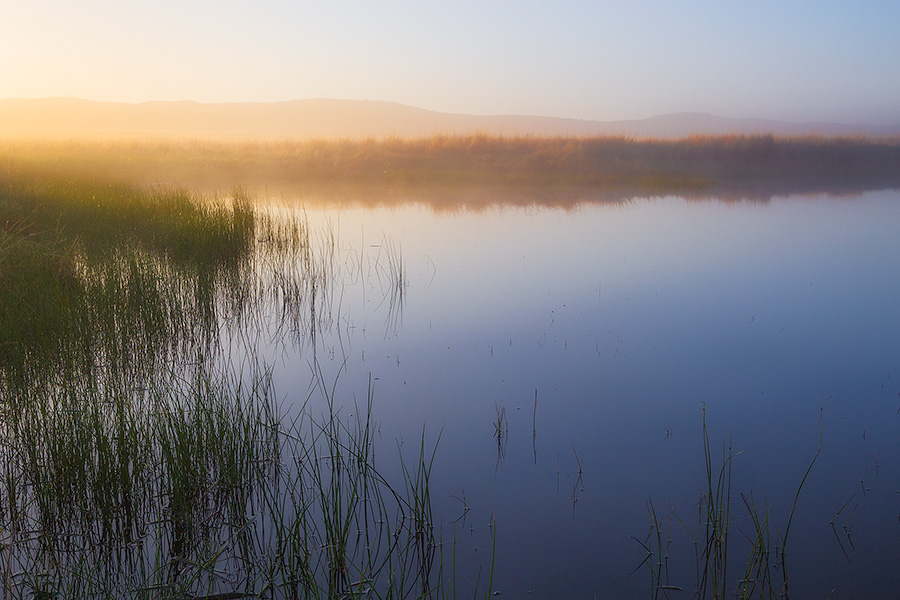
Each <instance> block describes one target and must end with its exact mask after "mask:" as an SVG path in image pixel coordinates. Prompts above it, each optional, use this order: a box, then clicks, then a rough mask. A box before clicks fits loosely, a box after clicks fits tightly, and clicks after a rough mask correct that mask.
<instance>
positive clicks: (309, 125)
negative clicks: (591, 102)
mask: <svg viewBox="0 0 900 600" xmlns="http://www.w3.org/2000/svg"><path fill="white" fill-rule="evenodd" d="M475 132H481V133H486V134H500V135H550V136H558V135H563V136H596V135H622V136H628V137H641V138H643V137H658V138H679V137H686V136H689V135H691V134H707V135H718V134H724V133H737V134H759V133H771V134H775V135H804V134H820V135H826V136H836V135H876V136H881V135H900V124H897V125H892V126H878V125H866V124H852V125H851V124H841V123H794V122H786V121H773V120H766V119H730V118H725V117H718V116H715V115H709V114H703V113H675V114H669V115H661V116H656V117H650V118H647V119H636V120H626V121H588V120H579V119H561V118H555V117H530V116H514V115H498V116H476V115H461V114H449V113H440V112H434V111H429V110H423V109H420V108H414V107H410V106H405V105H402V104H396V103H392V102H378V101H369V100H328V99H312V100H292V101H288V102H274V103H221V104H202V103H198V102H143V103H138V104H128V103H116V102H95V101H90V100H78V99H72V98H43V99H31V100H26V99H7V100H0V136H2V137H36V136H41V137H46V136H49V137H63V138H73V137H133V136H138V135H151V136H157V137H249V138H293V139H296V138H364V137H375V138H384V137H389V136H398V137H423V136H429V135H433V134H450V135H454V134H466V133H475Z"/></svg>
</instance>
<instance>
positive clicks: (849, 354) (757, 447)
mask: <svg viewBox="0 0 900 600" xmlns="http://www.w3.org/2000/svg"><path fill="white" fill-rule="evenodd" d="M898 200H900V197H898V195H897V194H896V193H872V194H868V195H865V196H863V197H859V198H852V199H830V198H812V199H782V200H774V201H772V202H770V203H766V204H759V203H737V204H734V203H719V202H715V201H708V202H696V203H687V202H685V201H683V200H680V199H674V198H665V199H654V200H638V201H635V202H633V203H631V204H629V205H624V206H621V205H617V206H598V207H582V208H580V209H579V210H577V211H574V212H571V213H567V212H563V211H555V210H529V209H510V208H504V209H496V210H493V211H487V212H484V213H479V214H468V213H462V214H441V215H436V214H433V213H431V212H430V211H428V210H426V209H422V208H416V207H410V208H408V209H390V210H387V209H386V210H382V211H379V210H370V211H354V210H350V211H343V212H341V213H316V212H310V213H309V216H310V219H311V220H313V221H317V220H320V219H327V220H328V221H329V222H330V223H331V225H332V227H333V228H334V230H335V232H336V234H337V238H338V243H339V245H340V246H341V247H343V248H345V249H346V248H351V247H352V248H356V250H355V252H356V253H358V252H359V250H358V248H360V247H364V248H365V252H366V253H368V256H369V259H367V260H370V261H372V260H375V258H376V255H377V253H378V251H379V249H378V248H377V247H376V246H378V245H379V244H382V243H383V241H384V240H392V241H394V242H397V243H399V244H400V246H401V248H402V255H403V260H404V266H405V270H406V275H407V278H408V279H407V281H408V288H407V291H406V298H405V304H404V308H403V312H402V325H401V326H400V327H399V328H397V329H396V330H395V329H393V328H391V327H390V326H389V323H387V322H386V317H385V315H384V312H385V306H384V305H383V304H381V298H382V297H383V294H380V293H379V286H378V284H377V283H373V282H371V281H370V282H368V283H366V284H363V285H362V286H360V285H356V286H352V285H351V286H348V287H347V288H346V289H345V293H344V302H345V304H344V309H345V310H346V311H347V315H348V316H347V318H346V319H345V320H344V323H345V324H349V326H347V327H346V343H345V346H344V353H345V354H346V355H347V357H348V361H347V364H346V370H345V373H344V374H343V375H342V376H341V378H340V383H341V384H342V387H341V388H340V389H341V390H342V391H344V392H345V393H347V394H351V393H355V394H356V395H357V397H358V398H360V399H362V398H364V394H365V385H366V381H367V377H368V374H369V373H372V375H373V376H374V377H376V378H377V381H376V383H375V385H376V393H375V402H376V404H375V406H376V408H375V411H376V417H377V418H378V420H379V421H380V422H381V423H382V430H381V432H382V437H383V443H382V448H383V449H384V452H386V453H387V454H388V455H389V456H393V455H394V454H395V453H396V450H394V446H395V444H394V441H395V440H396V439H402V440H403V448H404V449H405V450H404V452H405V451H407V450H409V448H412V447H416V445H417V443H418V439H419V436H420V435H421V431H422V426H423V424H425V425H426V427H427V431H428V434H429V436H430V438H432V439H433V438H434V437H436V435H437V432H438V431H439V430H441V429H442V430H443V434H442V438H441V442H440V446H439V449H438V460H437V462H436V466H435V476H434V480H433V481H434V486H435V489H433V497H434V498H435V502H436V508H438V509H439V510H441V511H444V512H446V513H448V514H449V513H454V514H453V515H450V517H453V516H456V514H455V513H456V512H458V509H459V507H460V506H461V503H460V502H459V501H458V500H456V499H453V498H451V496H452V495H461V494H462V493H463V491H464V492H465V494H466V500H467V502H468V503H469V505H470V506H472V509H473V510H472V511H471V513H470V514H469V515H467V519H468V522H467V524H466V530H465V537H463V538H461V541H460V557H459V560H460V564H461V565H471V564H473V562H474V563H478V564H483V563H484V560H485V558H486V557H489V554H486V552H487V550H488V548H489V545H490V538H489V532H488V530H487V527H486V525H487V522H488V518H489V516H490V514H492V513H493V514H494V515H495V516H496V518H497V522H498V532H499V539H498V572H497V579H496V581H498V582H499V583H498V586H497V587H498V589H500V590H501V591H504V592H508V594H506V595H514V594H518V593H523V594H524V593H525V592H527V591H528V590H533V591H534V592H535V594H540V595H542V596H551V595H554V593H557V594H558V592H560V591H563V590H565V591H568V592H571V593H572V594H573V597H576V596H577V597H591V595H593V594H595V593H596V594H598V595H600V596H604V597H606V596H610V597H611V596H615V597H626V596H632V597H633V596H643V595H644V594H645V593H646V591H647V590H646V589H645V588H644V587H642V586H644V585H645V583H646V577H645V573H643V572H641V573H639V574H636V575H635V576H634V577H632V578H631V579H626V578H625V576H626V575H627V574H628V573H629V572H630V571H631V569H633V568H634V567H635V566H636V565H637V564H638V563H639V562H640V553H639V546H638V545H637V544H636V543H635V542H634V541H633V540H631V539H629V536H630V535H634V536H636V537H642V536H644V535H646V532H647V527H648V517H647V514H646V508H645V506H646V501H647V498H648V497H652V499H653V500H654V504H655V506H656V508H657V511H658V512H659V513H661V514H663V515H664V516H665V517H666V519H668V517H669V514H670V513H669V512H668V511H669V509H668V508H667V503H670V504H671V506H672V507H673V508H676V509H677V510H679V511H681V513H682V514H685V515H687V514H688V513H690V514H693V518H694V519H696V513H695V511H696V508H695V503H696V501H697V500H698V498H699V491H698V490H699V488H700V487H701V486H702V485H703V484H704V482H705V474H704V471H703V469H704V467H703V458H702V438H701V429H700V406H701V404H702V403H705V404H706V406H707V409H708V420H709V423H710V431H711V441H712V446H713V448H714V458H715V459H718V457H719V454H720V448H721V440H722V438H723V436H726V435H728V434H729V433H730V434H731V435H733V439H734V448H735V451H741V452H742V454H741V455H739V457H738V458H736V459H735V462H734V473H735V499H734V505H733V506H734V509H735V513H736V514H737V515H738V517H739V518H738V519H737V520H736V526H737V527H744V531H745V533H746V532H747V531H748V530H746V527H747V526H749V524H748V523H747V521H746V518H745V516H746V512H745V510H744V508H743V506H742V504H741V502H740V499H739V496H738V495H737V493H738V492H745V493H749V492H750V491H751V490H752V491H753V493H754V499H755V501H756V502H757V504H760V505H761V504H762V502H763V501H768V502H774V504H773V506H772V511H773V514H772V519H773V531H774V529H775V527H776V526H780V527H783V525H784V522H785V520H786V518H787V511H788V510H789V507H790V503H791V502H792V501H793V493H794V492H795V491H796V486H797V485H798V484H799V481H800V479H801V477H802V475H803V472H804V470H805V469H806V466H807V465H808V463H809V460H811V458H812V456H813V454H814V452H815V449H816V445H817V442H818V434H819V420H820V416H822V422H823V427H824V430H823V431H824V438H823V451H822V455H821V457H820V459H819V462H818V463H817V464H816V467H815V469H814V471H813V474H812V476H811V478H810V480H809V481H808V482H807V488H805V489H804V490H803V495H802V496H801V503H800V505H799V508H798V515H797V517H795V525H794V526H793V527H792V532H791V538H792V539H791V540H790V541H791V546H792V548H791V549H792V551H793V554H792V555H791V554H789V556H792V558H793V560H792V561H791V567H792V568H793V569H794V571H793V572H792V577H794V578H795V579H794V580H793V583H792V585H793V586H794V588H793V589H804V590H806V591H811V592H812V593H810V594H809V595H810V596H811V597H812V596H816V597H817V596H818V595H824V594H827V592H828V591H829V590H831V588H833V587H836V588H837V590H838V592H839V593H842V594H843V596H849V595H851V590H855V591H856V592H857V593H861V592H862V590H863V589H870V591H871V592H872V593H874V594H876V595H878V594H879V593H884V592H885V591H886V590H889V589H891V588H896V587H897V586H898V585H900V577H898V576H897V575H896V574H895V570H894V568H893V566H892V565H888V564H887V562H889V561H888V558H889V557H891V556H896V555H897V554H896V550H897V549H898V548H897V544H898V541H897V539H896V538H897V536H896V535H894V536H892V537H891V538H890V539H889V540H886V539H882V538H883V537H884V533H883V532H884V531H885V529H886V528H887V527H888V526H891V527H897V521H896V518H897V517H896V515H897V512H898V510H900V496H898V495H897V494H894V491H893V490H895V489H897V488H898V487H900V481H898V478H900V464H898V463H897V461H896V450H897V448H898V445H900V437H898V433H900V431H898V426H900V415H898V413H897V408H898V406H900V398H898V392H900V368H898V367H900V346H898V344H897V335H898V333H900V308H898V307H900V273H898V271H897V269H896V264H897V260H898V258H900V238H898V236H897V235H896V224H897V223H900V202H898ZM351 255H352V254H351V253H350V252H349V251H346V252H345V253H344V254H343V255H342V256H345V257H346V256H351ZM369 271H370V272H374V269H370V270H369ZM361 287H362V288H365V289H361ZM363 292H365V293H363ZM379 305H380V307H379ZM376 307H379V308H377V309H376ZM329 345H331V346H333V345H334V342H333V341H330V340H324V341H323V342H322V344H321V347H325V348H327V347H329ZM319 356H320V358H321V357H323V356H325V357H328V356H330V355H329V354H328V353H327V352H321V351H320V353H319ZM340 356H341V353H340V352H336V353H335V357H336V358H335V360H333V361H330V363H331V364H330V366H329V365H326V367H325V369H326V371H328V372H329V373H333V372H336V366H335V365H336V364H337V363H338V362H340V360H339V358H340ZM325 362H329V361H327V360H326V361H325ZM286 365H287V366H285V367H283V372H282V373H279V374H277V375H278V376H279V377H287V376H288V375H286V374H287V373H288V372H293V373H295V375H291V376H290V377H295V378H296V379H295V380H294V379H290V380H289V381H295V382H296V385H297V386H299V387H301V388H302V389H304V390H305V388H303V385H305V384H303V385H301V382H303V381H305V380H304V377H305V378H307V379H308V373H309V368H308V367H307V366H306V363H305V362H303V363H302V365H299V366H298V365H296V364H292V363H291V362H288V363H286ZM535 390H537V391H538V405H537V417H536V419H535V421H534V426H535V427H536V430H537V435H536V437H534V438H533V437H532V431H531V429H532V425H533V408H534V395H535ZM501 405H502V407H504V408H505V409H506V415H507V419H508V423H509V430H510V431H509V435H508V436H507V440H508V441H507V446H506V448H505V458H504V459H503V460H502V461H499V462H498V461H497V444H496V441H495V440H494V438H493V437H492V434H493V423H494V421H495V420H496V418H497V407H498V406H501ZM864 436H865V437H864ZM407 442H410V444H409V446H407ZM576 455H577V456H578V457H579V460H581V457H583V466H584V473H583V487H584V490H583V491H581V486H578V487H577V488H576V486H575V484H576V481H577V461H576V458H575V457H576ZM386 462H387V461H386ZM876 473H877V475H876ZM861 478H863V479H864V485H861V484H860V479H861ZM867 487H871V488H872V489H871V490H864V489H863V488H867ZM573 490H575V491H576V494H575V496H576V497H577V499H578V502H577V503H576V505H575V507H574V516H573V503H572V497H573ZM864 491H865V492H866V493H865V495H864V494H863V492H864ZM854 495H855V496H856V498H855V499H854V500H853V501H852V502H851V506H854V505H856V504H857V503H858V504H859V506H858V508H857V510H856V512H855V514H854V516H853V517H852V524H854V525H855V528H854V529H853V532H854V539H853V542H854V545H855V548H854V549H853V553H854V554H853V555H852V556H851V558H852V559H853V562H852V563H850V564H848V563H847V560H846V558H844V556H843V554H842V553H841V550H840V547H839V546H838V542H837V538H836V536H835V535H834V533H833V532H832V530H831V528H830V526H829V525H828V522H829V521H830V520H831V518H832V517H833V516H834V513H835V512H836V511H837V510H838V509H839V508H840V507H841V506H842V505H843V504H844V503H845V502H846V501H847V500H848V499H849V498H852V497H854ZM691 511H694V512H691ZM892 511H893V512H892ZM848 513H849V509H847V512H845V513H844V514H845V517H846V515H847V514H848ZM450 517H448V518H450ZM891 519H893V521H891ZM667 522H668V521H667ZM444 525H445V527H447V528H449V527H450V525H449V524H448V523H447V520H446V519H445V521H444ZM458 527H461V525H458ZM469 527H472V531H471V532H470V531H469V529H468V528H469ZM458 533H459V532H458ZM895 533H896V532H895ZM445 535H449V534H448V533H446V531H445ZM676 540H677V541H678V543H679V544H680V546H678V547H673V549H672V551H673V553H674V554H676V555H679V556H680V558H679V559H675V558H673V561H675V560H680V562H681V563H684V562H685V561H686V559H687V558H689V557H691V556H693V554H692V553H693V549H692V548H691V547H690V545H689V544H688V541H687V538H686V537H685V536H684V535H682V534H679V535H677V536H676ZM733 543H734V544H735V548H743V547H745V546H744V545H743V539H742V536H741V535H740V534H739V533H737V534H735V535H734V536H733ZM773 543H774V542H773ZM885 544H890V545H889V546H885ZM476 546H477V547H478V551H477V552H475V551H474V548H475V547H476ZM886 548H887V549H886ZM739 554H740V551H735V555H739ZM479 561H481V562H480V563H479ZM679 564H680V563H679ZM682 566H685V565H684V564H682ZM687 566H691V565H687ZM738 570H739V569H738V568H735V569H734V572H737V571H738ZM673 583H674V584H676V585H682V586H683V587H685V588H686V589H691V586H692V585H693V583H694V582H693V581H692V580H689V579H688V580H684V578H682V579H681V580H679V581H676V582H673ZM879 585H881V586H883V587H881V588H878V587H877V586H879ZM854 586H857V587H854ZM859 586H862V587H859ZM866 586H870V587H869V588H866ZM841 590H843V592H841ZM818 592H822V594H819V593H818ZM803 595H804V596H806V595H807V594H806V593H804V594H803ZM834 597H842V596H840V595H836V596H834Z"/></svg>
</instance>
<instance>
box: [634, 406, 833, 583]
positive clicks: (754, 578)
mask: <svg viewBox="0 0 900 600" xmlns="http://www.w3.org/2000/svg"><path fill="white" fill-rule="evenodd" d="M702 423H703V428H702V437H703V456H704V466H705V475H706V479H705V484H704V488H703V490H702V491H701V496H700V500H699V502H698V504H697V510H698V513H697V521H696V523H695V524H694V526H693V527H692V526H691V525H689V524H688V523H686V522H685V521H684V520H683V519H682V518H681V517H680V516H679V514H678V513H677V511H675V510H674V509H673V510H672V518H673V519H674V520H676V521H677V522H678V523H679V524H680V525H681V527H682V528H683V529H684V531H685V532H687V534H688V536H689V537H690V539H691V542H692V545H693V547H694V561H695V564H696V575H695V578H696V581H695V587H694V597H696V598H712V599H721V598H725V597H728V596H731V595H732V594H734V595H735V597H737V598H746V599H749V598H761V599H762V598H789V597H790V596H789V593H788V592H789V586H788V582H789V578H788V570H787V564H786V554H787V541H788V534H789V533H790V528H791V523H792V521H793V518H794V513H795V511H796V508H797V502H798V500H799V497H800V492H801V491H802V490H803V486H804V484H805V483H806V480H807V478H808V477H809V474H810V472H811V471H812V468H813V465H814V464H815V462H816V460H817V459H818V456H819V453H820V452H821V449H822V439H821V431H820V437H819V446H818V448H817V450H816V452H815V455H814V456H813V458H812V460H811V461H810V464H809V466H808V467H807V469H806V471H805V473H804V475H803V478H802V479H801V480H800V483H799V484H798V486H797V490H796V492H795V493H794V498H793V503H792V504H791V509H790V512H789V514H788V517H787V521H786V523H785V525H784V529H783V531H782V530H781V529H780V528H777V527H776V528H773V527H772V525H771V522H770V521H771V506H772V505H771V504H768V503H763V504H762V505H761V506H759V505H757V504H756V503H755V501H754V499H753V494H752V493H751V494H749V495H745V494H743V493H741V494H740V497H741V501H742V503H743V505H744V507H745V509H746V515H747V518H748V519H749V522H750V524H751V527H752V529H751V530H750V531H749V532H740V533H742V535H743V537H744V538H746V540H747V541H748V542H749V548H742V549H738V552H739V553H741V555H742V556H746V562H744V563H743V572H742V574H741V576H740V578H739V579H737V580H734V578H733V577H731V578H729V577H730V576H729V566H731V565H733V564H734V556H733V554H734V550H733V549H731V548H732V546H733V544H732V543H731V541H730V537H731V536H732V535H733V531H732V529H733V527H734V521H735V519H736V517H737V513H736V511H735V509H734V508H733V507H732V498H733V496H732V468H733V463H734V459H735V457H736V456H737V453H735V452H734V451H733V449H732V442H731V439H730V438H729V439H728V440H727V442H726V443H724V444H723V448H722V460H721V463H720V464H718V465H716V461H714V460H713V457H712V449H711V446H710V442H709V431H708V429H707V425H706V407H705V406H704V407H703V408H702ZM648 512H649V515H650V533H649V534H648V536H647V538H646V541H641V540H637V542H638V544H640V546H641V548H642V551H643V555H644V560H643V561H642V562H641V563H640V565H638V567H637V568H636V569H635V570H634V572H637V571H638V570H640V569H641V568H642V567H644V565H647V568H648V569H649V571H650V590H651V597H652V598H654V599H656V598H659V597H660V596H662V597H665V598H669V597H672V595H673V593H674V592H681V591H682V590H683V587H682V586H678V585H673V584H672V581H673V578H672V577H671V576H670V571H669V558H670V556H671V547H672V543H673V542H672V531H671V525H669V526H667V527H666V528H665V530H664V529H663V523H662V521H661V519H660V517H659V515H657V513H656V510H655V508H654V506H653V502H652V500H650V501H648ZM635 539H636V538H635ZM773 542H774V547H773ZM730 551H731V552H732V556H731V557H729V552H730Z"/></svg>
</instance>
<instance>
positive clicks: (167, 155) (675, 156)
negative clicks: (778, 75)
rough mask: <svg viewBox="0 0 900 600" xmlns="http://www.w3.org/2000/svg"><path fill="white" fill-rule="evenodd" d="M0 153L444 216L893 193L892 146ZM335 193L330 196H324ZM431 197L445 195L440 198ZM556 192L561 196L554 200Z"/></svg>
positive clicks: (371, 145)
mask: <svg viewBox="0 0 900 600" xmlns="http://www.w3.org/2000/svg"><path fill="white" fill-rule="evenodd" d="M7 154H8V158H7V162H8V164H9V170H10V172H11V173H12V174H13V176H38V177H41V178H43V179H47V178H53V179H57V180H59V179H61V180H63V181H72V180H87V181H93V182H101V183H102V182H108V181H128V182H131V183H137V184H142V185H146V184H154V183H159V182H160V181H162V182H164V184H163V185H162V186H161V187H163V188H165V187H167V186H169V185H171V184H173V183H174V184H183V185H190V186H192V187H197V188H210V187H212V188H218V187H219V186H221V185H223V183H224V184H225V185H245V186H256V187H262V186H264V185H269V186H274V185H276V184H277V185H278V186H279V187H281V188H282V189H291V190H295V191H296V192H297V193H298V194H302V195H305V196H308V195H310V193H311V192H312V193H314V195H315V194H319V193H322V194H325V195H330V196H332V197H337V196H347V195H348V194H349V195H353V196H356V197H360V198H373V199H374V198H381V200H380V201H384V199H385V198H391V197H394V198H398V197H399V198H413V199H415V200H416V201H421V202H429V203H431V204H432V205H433V206H435V207H436V208H437V207H439V208H442V209H446V208H452V207H453V206H454V204H455V205H458V204H459V203H460V202H463V201H465V202H466V203H467V204H469V205H471V206H477V205H481V204H484V203H488V204H490V203H496V202H498V201H500V199H504V198H505V199H506V201H508V202H522V196H527V197H528V198H529V201H530V202H538V203H552V204H561V205H566V204H571V203H572V202H573V201H579V200H581V201H583V200H585V199H586V198H591V197H592V198H597V197H600V198H608V199H622V198H628V197H632V196H646V195H669V194H677V195H686V196H690V197H697V196H703V195H705V196H710V195H712V196H715V197H718V198H730V197H735V198H743V197H763V198H764V197H769V196H771V195H774V194H787V193H814V192H824V191H839V192H840V191H844V190H846V191H849V192H853V191H864V190H869V189H882V188H890V187H897V186H898V185H900V175H898V173H900V140H898V139H897V138H865V137H836V138H829V137H816V136H804V137H780V136H771V135H721V136H691V137H687V138H682V139H641V138H627V137H541V136H519V137H516V136H512V137H504V136H491V135H483V134H471V135H458V136H448V135H436V136H431V137H423V138H412V139H410V138H384V139H364V140H349V139H344V140H331V139H318V140H284V141H253V140H242V141H211V140H187V141H185V140H181V141H177V140H158V139H157V140H154V139H143V140H142V139H133V140H122V141H109V140H107V141H90V140H81V141H78V140H74V141H68V142H65V141H51V140H31V141H28V140H14V141H10V142H9V143H8V149H7ZM335 190H337V191H338V192H340V193H338V194H334V193H331V192H334V191H335ZM442 190H449V192H450V194H449V195H442V194H441V191H442ZM475 190H486V193H483V194H479V193H475ZM566 190H567V191H568V192H570V193H562V192H563V191H566ZM510 191H512V192H514V193H512V194H510ZM461 192H467V193H461ZM468 192H472V193H468ZM462 197H465V198H466V199H465V200H462V199H461V198H462Z"/></svg>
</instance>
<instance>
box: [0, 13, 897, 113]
mask: <svg viewBox="0 0 900 600" xmlns="http://www.w3.org/2000/svg"><path fill="white" fill-rule="evenodd" d="M3 13H5V14H4V15H3V17H4V18H3V19H0V23H2V25H0V53H2V55H3V56H6V57H8V58H7V60H6V63H5V65H4V77H3V78H2V80H0V98H48V97H65V98H83V99H88V100H94V101H106V102H129V103H136V102H150V101H194V102H200V103H231V102H239V103H242V102H280V101H289V100H292V99H307V98H333V99H349V100H378V101H384V102H395V103H399V104H403V105H406V106H413V107H418V108H421V109H424V110H430V111H435V112H441V113H450V114H466V115H527V116H542V117H543V116H548V117H558V118H569V119H584V120H595V121H616V120H629V119H644V118H649V117H653V116H656V115H665V114H671V113H680V112H697V113H709V114H714V115H719V116H722V117H728V118H760V119H775V120H784V121H794V122H831V123H871V124H876V125H884V124H897V123H900V74H898V72H897V70H896V68H895V65H896V64H897V63H898V60H900V37H898V36H896V34H895V31H894V29H895V28H894V25H895V24H896V23H897V22H898V21H900V5H898V4H896V3H892V2H887V1H873V0H869V1H865V2H860V3H854V4H852V5H851V4H846V3H839V2H817V3H812V2H796V3H790V4H787V5H786V4H784V3H775V2H771V1H764V2H757V3H753V4H747V5H744V4H732V5H712V6H710V5H707V4H705V3H701V2H697V1H687V2H681V3H667V2H663V1H662V0H647V1H645V2H640V3H631V4H627V5H621V6H617V5H609V4H604V3H587V2H575V1H569V2H561V3H553V4H552V5H551V4H548V5H543V4H540V3H513V2H495V3H490V4H488V5H484V4H482V3H476V2H463V3H456V4H453V5H446V6H431V5H420V4H416V3H410V2H404V1H400V0H393V1H391V2H389V3H379V4H377V5H375V4H371V3H365V2H356V1H354V2H345V3H340V4H325V5H313V6H309V5H303V4H297V5H295V4H287V3H283V2H279V1H276V0H266V1H263V2H259V3H253V4H243V3H223V4H220V5H216V6H215V7H214V9H212V10H211V9H210V7H209V6H208V5H207V4H205V3H201V2H196V1H188V2H178V3H176V2H175V1H174V0H160V1H159V2H156V3H152V4H144V3H140V4H125V5H123V4H121V3H115V2H112V1H111V0H88V1H87V2H83V3H78V4H72V3H67V2H63V1H61V0H38V1H35V2H30V3H17V4H15V5H14V7H11V8H8V9H7V10H5V11H3ZM12 57H15V58H12Z"/></svg>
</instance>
